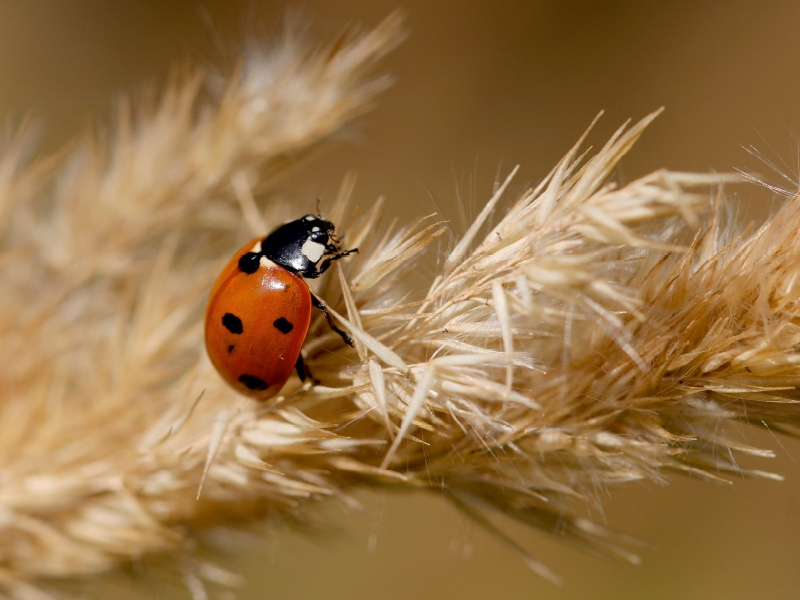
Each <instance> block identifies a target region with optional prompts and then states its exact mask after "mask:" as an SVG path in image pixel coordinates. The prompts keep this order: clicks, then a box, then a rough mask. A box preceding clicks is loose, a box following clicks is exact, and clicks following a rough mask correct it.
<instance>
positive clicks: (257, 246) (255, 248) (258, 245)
mask: <svg viewBox="0 0 800 600" xmlns="http://www.w3.org/2000/svg"><path fill="white" fill-rule="evenodd" d="M250 252H255V253H256V254H258V253H259V252H261V240H258V241H257V242H256V243H255V245H254V246H253V247H252V248H251V249H250Z"/></svg>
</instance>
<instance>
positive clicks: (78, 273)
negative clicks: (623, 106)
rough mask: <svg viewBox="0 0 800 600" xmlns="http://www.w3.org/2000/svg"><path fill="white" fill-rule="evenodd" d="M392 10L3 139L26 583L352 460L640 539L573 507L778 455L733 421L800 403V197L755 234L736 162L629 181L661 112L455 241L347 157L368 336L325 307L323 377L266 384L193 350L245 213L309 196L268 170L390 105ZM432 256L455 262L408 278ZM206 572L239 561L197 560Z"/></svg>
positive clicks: (6, 282)
mask: <svg viewBox="0 0 800 600" xmlns="http://www.w3.org/2000/svg"><path fill="white" fill-rule="evenodd" d="M399 37H400V30H399V22H398V19H397V18H396V17H390V18H389V19H387V20H386V21H385V22H384V23H382V24H381V25H379V26H378V27H377V28H376V29H374V30H372V31H370V32H367V33H365V34H362V35H351V36H347V37H345V38H342V39H341V40H338V41H337V42H336V43H335V44H334V45H332V46H330V47H327V48H322V49H318V50H308V49H306V48H305V46H304V45H302V44H300V43H298V42H296V40H292V39H290V38H287V41H286V42H285V43H284V44H283V45H281V46H278V47H276V48H274V49H273V50H272V51H271V52H269V53H264V54H253V55H250V56H248V57H247V58H246V59H245V61H244V62H243V63H242V66H241V68H239V69H238V70H237V71H235V72H234V73H233V74H232V75H231V77H230V79H229V80H228V82H227V84H225V85H222V86H219V85H218V86H217V87H216V88H213V87H212V88H211V89H217V90H218V93H216V94H214V93H210V95H209V96H206V95H205V94H201V93H200V92H199V90H200V89H201V88H203V87H204V84H205V83H207V79H206V75H205V74H203V73H202V72H200V71H196V72H194V73H192V74H191V75H189V76H187V77H184V78H180V79H179V80H178V81H176V82H174V83H173V84H172V85H171V86H170V87H169V88H168V90H167V91H166V92H165V93H164V94H163V96H162V98H161V99H160V100H159V101H158V102H157V103H156V104H155V105H154V106H153V107H151V108H150V109H148V110H142V111H139V112H134V111H132V110H125V109H123V110H121V112H120V118H119V122H118V124H117V126H116V128H115V129H114V135H113V136H111V137H110V138H109V140H108V141H105V142H101V141H98V140H97V139H95V138H89V137H87V138H85V139H83V140H82V141H80V142H79V143H78V144H77V145H75V146H74V147H72V148H71V149H70V150H69V151H66V152H65V153H64V154H63V155H62V156H59V157H57V158H56V159H52V160H41V161H33V162H26V160H25V157H26V156H27V147H26V138H25V137H24V135H20V136H18V137H17V138H16V139H13V140H11V141H10V142H9V144H8V145H7V147H6V149H5V152H4V154H3V159H2V162H0V235H1V236H2V237H0V279H1V280H2V289H3V291H4V293H3V295H2V297H0V335H1V336H2V340H3V343H2V345H0V393H2V396H0V411H1V413H0V415H1V416H0V586H3V589H4V590H5V592H6V593H8V594H10V595H12V596H17V597H35V594H37V593H39V592H38V591H37V590H38V589H40V588H37V587H34V586H37V585H40V582H41V579H40V578H41V577H44V576H51V577H52V576H74V575H78V574H87V573H95V572H100V571H103V570H107V569H110V568H112V567H114V566H116V565H119V564H121V563H123V562H124V561H126V560H130V559H135V558H137V557H141V556H143V555H145V554H149V553H154V552H179V551H181V550H184V549H188V548H191V546H192V543H193V540H194V539H195V534H196V532H197V531H198V530H199V529H200V528H202V527H205V526H208V525H213V524H218V523H221V522H225V521H226V520H227V519H230V518H234V517H235V518H236V519H239V520H241V519H246V518H261V517H263V515H264V514H265V513H268V512H283V513H284V514H291V515H293V516H295V515H298V514H299V511H300V510H301V509H303V508H304V507H306V506H307V505H308V504H309V503H310V501H312V500H317V499H321V498H328V497H336V498H339V499H341V500H344V501H348V495H347V494H348V492H349V490H351V489H352V488H353V487H354V486H359V485H360V486H378V485H380V486H396V487H410V488H417V489H434V490H435V491H436V493H437V494H444V495H445V496H446V497H448V498H450V499H452V501H453V502H454V503H455V505H456V506H458V507H459V508H460V509H461V510H463V511H464V512H465V513H466V514H468V515H470V516H471V517H472V518H473V519H475V520H476V521H477V522H479V523H481V524H483V525H484V526H486V527H489V528H492V527H493V526H492V525H491V522H490V521H489V520H488V519H487V518H486V515H485V511H486V509H496V510H499V511H502V512H503V513H505V514H508V515H510V516H513V517H515V518H517V519H519V520H520V521H521V522H524V523H527V524H530V525H532V526H534V527H538V528H540V529H542V530H543V531H546V532H549V533H552V534H553V535H556V536H558V537H561V538H564V539H569V540H573V541H576V542H578V543H580V544H582V545H584V546H585V547H587V548H595V549H598V550H601V551H603V552H608V553H612V554H615V555H617V556H620V557H623V558H625V559H627V560H631V561H634V562H635V561H636V560H637V559H636V556H635V555H634V554H633V553H632V552H631V550H630V545H631V544H632V543H634V542H633V540H631V539H629V538H627V537H625V536H622V535H620V534H617V533H615V532H613V531H609V530H607V529H606V528H604V527H602V526H600V525H597V524H595V523H592V522H591V521H589V520H587V519H585V518H582V517H580V516H579V511H578V510H577V508H579V507H580V506H581V505H582V504H583V503H585V502H587V501H588V499H589V498H591V497H593V496H594V495H595V494H596V492H597V491H599V490H604V489H606V488H607V487H609V486H611V485H613V484H618V483H624V482H628V481H632V480H637V479H647V478H649V479H654V480H660V479H661V478H663V476H664V475H663V474H664V472H665V471H678V472H686V473H691V474H695V475H701V476H705V477H708V478H713V479H720V478H724V477H725V475H726V474H728V473H730V474H736V475H753V476H767V477H775V476H774V475H770V474H769V473H766V472H763V471H758V470H747V469H743V468H741V467H740V465H739V464H738V463H737V462H736V460H735V458H734V457H735V455H736V453H746V454H753V455H756V456H770V455H771V454H770V452H769V451H766V450H761V449H757V448H752V447H750V446H748V445H746V444H744V443H742V442H741V441H740V440H739V439H738V437H737V432H738V431H739V428H738V424H739V423H742V422H744V423H749V424H751V425H757V426H764V427H768V428H770V429H771V430H777V431H782V432H787V433H791V432H794V431H795V429H796V427H797V425H798V418H799V416H800V411H798V404H797V398H796V396H797V394H796V390H797V387H798V385H800V374H798V369H797V365H798V362H799V361H800V353H798V347H800V328H798V323H800V308H798V303H797V300H796V297H797V290H796V287H797V285H796V281H797V278H798V276H797V273H798V272H800V271H799V267H800V250H798V247H799V246H798V239H797V236H798V231H800V209H799V208H798V204H797V200H796V199H794V198H793V199H791V200H790V201H789V202H787V204H786V206H785V207H784V208H783V209H782V211H781V212H780V213H779V214H778V215H776V216H775V217H774V218H773V219H771V220H770V221H769V222H767V223H766V224H765V225H764V226H763V227H761V228H760V229H758V230H757V231H752V232H739V231H736V230H735V229H734V228H733V226H732V225H730V224H727V223H725V222H724V221H723V218H722V215H723V212H724V211H723V208H724V206H725V205H724V199H723V195H722V186H723V184H725V183H726V182H731V181H734V180H735V179H736V177H735V176H722V175H699V174H691V173H672V172H667V171H658V172H655V173H653V174H651V175H649V176H646V177H643V178H641V179H639V180H636V181H633V182H631V183H630V184H628V185H625V186H622V187H619V186H617V185H615V184H614V182H613V181H612V180H611V179H610V174H611V173H612V172H613V169H614V168H615V166H616V165H617V164H618V162H619V161H620V159H621V158H622V157H623V156H624V155H625V153H626V152H628V151H629V150H630V148H631V147H632V145H633V144H634V143H635V141H636V139H637V138H638V137H639V135H641V133H642V132H643V131H644V129H645V128H646V126H647V125H648V124H649V123H650V122H651V120H652V119H653V118H654V117H655V114H653V115H651V116H649V117H647V118H646V119H644V120H643V121H641V122H640V123H638V124H636V125H634V126H633V127H632V128H630V129H628V128H627V127H622V128H620V129H619V130H618V131H617V132H616V133H615V134H614V136H612V138H611V139H610V140H609V142H608V143H607V144H606V145H605V146H603V148H601V149H600V151H599V152H597V153H596V154H594V155H589V154H588V153H585V154H583V155H581V154H580V145H581V142H582V141H583V139H581V141H580V142H579V143H578V144H577V145H576V146H575V148H574V149H573V150H571V151H570V152H569V153H568V154H567V156H565V158H564V159H563V160H562V161H561V162H560V163H559V164H558V165H557V166H556V167H555V168H554V169H553V171H552V172H551V173H550V174H549V175H548V176H547V177H546V178H545V180H544V181H543V182H542V183H541V184H540V185H539V186H538V187H537V188H536V189H531V190H527V191H525V192H523V193H522V194H520V195H518V197H517V198H516V200H512V199H510V198H509V196H510V195H511V192H510V191H509V187H510V184H511V183H512V181H513V176H514V173H515V172H516V170H512V171H511V172H510V173H509V175H508V178H507V179H506V180H504V183H503V184H502V185H501V186H498V188H497V189H496V191H495V193H494V195H493V197H492V198H491V199H490V201H489V205H488V208H487V209H486V210H485V211H483V212H481V213H480V215H479V217H478V220H477V221H476V222H475V224H474V225H473V226H472V227H470V228H469V229H468V232H467V234H466V235H465V236H464V237H463V238H462V239H461V240H460V241H459V240H452V244H451V245H450V246H449V252H442V255H441V257H438V258H440V259H441V260H437V256H436V252H437V251H443V249H444V247H445V244H443V243H441V242H442V241H443V240H446V237H445V234H446V232H447V229H446V226H445V225H444V224H443V223H440V222H437V220H436V219H435V218H430V219H421V220H420V221H419V222H418V223H416V224H413V225H410V226H406V227H402V226H401V227H399V228H393V227H390V228H389V229H388V230H386V231H384V232H380V231H379V226H378V222H379V218H380V202H378V203H375V204H374V205H373V206H368V207H366V211H365V214H364V216H362V217H360V218H354V219H347V218H345V217H346V215H347V212H348V206H347V205H348V200H349V196H350V192H351V190H352V181H351V180H347V181H345V184H344V185H343V188H342V189H343V191H342V194H341V195H340V198H339V199H338V201H337V202H336V204H335V205H334V206H332V207H331V209H330V210H329V211H326V212H327V214H326V217H328V218H330V219H331V220H332V221H333V222H335V223H337V225H339V227H340V228H341V229H342V230H344V231H346V235H347V240H348V244H349V245H352V246H358V247H359V248H360V249H361V252H360V254H358V255H356V256H353V257H351V259H349V260H348V261H347V262H346V264H342V263H337V269H331V271H330V273H329V274H328V276H326V278H324V279H323V280H322V281H320V282H319V284H320V285H319V287H318V289H317V291H318V292H319V293H320V295H321V296H322V297H323V298H324V299H325V301H326V302H327V303H328V304H329V306H330V308H331V313H332V314H333V315H335V318H336V319H338V320H339V323H340V324H341V326H342V327H343V328H344V329H346V330H347V331H348V332H349V333H350V334H351V335H352V336H353V338H354V340H355V347H353V348H350V347H348V346H346V345H345V344H344V343H343V341H342V339H341V338H340V337H339V336H338V335H336V334H335V333H333V332H332V331H331V330H330V329H329V328H328V326H327V324H326V323H325V322H324V319H322V318H321V317H320V318H317V319H315V320H314V321H313V322H312V325H311V333H310V335H309V338H308V341H307V343H306V346H305V354H306V362H307V364H308V365H309V367H310V368H311V369H312V372H313V374H314V376H315V378H317V379H319V380H320V384H319V385H311V384H310V383H307V384H301V383H300V382H299V380H297V379H296V378H292V379H290V381H289V383H288V384H287V386H286V387H285V388H284V390H283V391H282V393H281V395H280V396H279V397H278V398H277V399H276V400H274V401H271V402H270V403H268V404H265V405H264V404H257V403H255V402H253V401H251V400H248V399H245V398H241V397H238V396H237V395H236V394H235V393H234V392H233V391H232V390H230V389H228V388H227V387H226V385H225V384H224V383H223V381H222V380H221V378H220V377H219V376H218V375H217V374H216V372H215V371H214V369H213V367H212V366H211V365H210V363H209V361H208V359H207V357H206V356H205V353H204V351H203V341H202V318H203V315H202V311H203V306H204V303H205V299H206V295H207V293H208V290H209V288H210V285H211V283H212V282H213V280H214V279H215V277H216V276H217V273H218V270H219V269H220V268H221V266H222V264H224V262H225V261H226V260H227V259H228V258H229V256H230V255H231V253H232V252H233V250H234V249H235V248H236V247H237V246H238V245H240V244H241V242H242V241H243V240H244V239H246V238H247V237H248V236H249V235H250V234H251V232H250V231H246V229H247V228H248V227H249V228H250V229H251V230H252V231H254V232H256V233H266V232H265V231H263V228H264V227H265V225H266V224H269V223H273V222H274V220H275V217H276V215H279V214H285V213H286V212H287V207H282V206H279V205H273V206H269V207H268V208H267V209H266V210H265V209H264V208H263V207H261V206H259V205H258V203H257V199H258V198H259V195H258V194H257V193H254V190H258V189H260V188H261V186H262V185H263V182H264V180H265V177H267V176H268V175H269V174H271V173H273V172H274V171H276V170H277V169H279V168H280V167H282V166H283V165H285V164H286V163H287V162H288V161H289V160H290V159H291V158H293V157H295V156H297V155H298V154H302V152H303V151H305V150H306V149H308V148H309V147H310V146H312V145H314V144H316V143H318V142H319V141H320V140H322V139H324V138H325V137H327V136H329V135H330V134H332V133H333V132H335V131H336V130H337V129H338V128H339V127H341V126H342V125H343V124H344V123H345V122H346V121H347V120H348V119H350V118H352V117H353V116H355V115H357V114H358V113H360V112H361V111H362V110H363V109H364V108H365V106H367V105H368V103H369V102H370V100H371V99H372V98H373V97H374V94H375V93H376V92H377V91H378V90H379V89H380V88H381V87H382V86H383V85H384V84H385V80H384V79H381V78H377V79H371V80H370V79H364V76H365V75H366V68H367V67H369V66H370V65H371V64H372V63H373V62H374V60H375V59H376V58H378V57H380V56H381V55H382V54H383V53H384V52H386V51H387V50H389V49H390V48H391V47H392V46H394V45H395V43H396V42H397V41H398V39H399ZM243 216H244V218H243ZM287 216H296V215H287ZM243 221H246V222H247V227H246V226H245V225H244V224H243ZM348 223H350V224H349V225H347V224H348ZM423 261H424V262H425V263H428V264H434V263H435V264H436V265H438V270H437V272H436V273H435V275H434V276H433V277H432V279H431V281H429V282H428V284H427V288H426V289H414V288H413V287H412V286H413V285H416V282H418V281H419V280H420V278H419V277H416V278H412V277H409V276H408V273H409V272H411V271H412V270H417V271H419V272H420V273H421V272H423V271H424V269H419V268H418V267H419V266H420V265H422V264H423ZM334 271H335V272H334ZM420 277H421V275H420ZM498 535H501V536H502V535H503V534H502V533H500V532H498ZM504 539H506V541H508V543H509V544H510V545H511V546H512V547H513V548H515V549H516V550H517V551H519V552H520V553H523V554H525V551H524V550H523V549H522V548H520V547H519V546H518V545H516V543H515V542H513V541H512V540H510V539H508V538H504ZM525 560H526V561H527V563H528V564H529V565H530V566H531V568H533V569H534V570H535V571H537V572H538V573H540V574H542V575H543V576H546V577H549V578H551V579H556V575H554V574H553V573H551V572H550V571H549V570H548V569H547V567H546V566H544V565H542V564H541V563H540V562H538V561H537V560H535V559H534V558H532V557H531V556H528V555H527V554H525ZM187 577H188V578H189V579H191V581H192V582H193V584H192V585H201V583H200V580H201V579H203V578H205V579H208V580H215V581H218V580H220V579H222V580H225V578H226V576H225V574H224V573H222V572H221V571H219V570H214V569H213V568H212V567H210V566H208V565H201V564H200V563H198V566H197V569H196V573H193V574H190V575H187Z"/></svg>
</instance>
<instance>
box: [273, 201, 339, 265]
mask: <svg viewBox="0 0 800 600" xmlns="http://www.w3.org/2000/svg"><path fill="white" fill-rule="evenodd" d="M334 229H335V228H334V225H333V223H331V222H330V221H326V220H325V219H323V218H322V217H320V216H318V215H306V216H304V217H303V218H301V219H297V220H296V221H290V222H288V223H286V224H285V225H281V226H280V227H278V228H277V229H276V230H275V231H273V232H272V233H270V234H269V235H268V236H267V237H265V238H264V241H263V242H261V254H263V255H264V256H266V257H267V258H268V259H269V260H271V261H272V262H274V263H275V264H278V265H280V266H282V267H284V268H285V269H289V270H290V271H293V272H295V273H298V274H299V275H302V276H303V277H307V278H309V279H314V278H316V277H319V276H320V275H322V274H323V273H324V272H325V271H326V270H327V269H328V267H330V265H331V261H332V260H336V259H338V258H340V257H341V256H346V255H347V253H348V251H345V252H344V253H342V252H340V251H339V248H340V247H341V243H340V242H339V240H338V239H337V238H336V237H335V236H334Z"/></svg>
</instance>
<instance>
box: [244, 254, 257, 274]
mask: <svg viewBox="0 0 800 600" xmlns="http://www.w3.org/2000/svg"><path fill="white" fill-rule="evenodd" d="M260 261H261V255H260V254H258V253H256V252H246V253H245V254H242V256H241V257H240V258H239V270H240V271H244V272H245V273H247V274H248V275H252V274H253V273H255V272H256V271H258V265H259V263H260Z"/></svg>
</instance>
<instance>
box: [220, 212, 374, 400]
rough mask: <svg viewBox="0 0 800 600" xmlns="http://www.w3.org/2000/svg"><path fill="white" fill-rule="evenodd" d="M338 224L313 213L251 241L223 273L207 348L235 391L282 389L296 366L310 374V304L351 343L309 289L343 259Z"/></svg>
mask: <svg viewBox="0 0 800 600" xmlns="http://www.w3.org/2000/svg"><path fill="white" fill-rule="evenodd" d="M334 229H335V228H334V225H333V223H331V222H330V221H326V220H324V219H323V218H322V217H321V216H320V215H306V216H304V217H302V218H301V219H297V220H296V221H290V222H289V223H286V224H285V225H282V226H280V227H278V228H277V229H276V230H275V231H273V232H272V233H270V234H269V235H268V236H267V237H265V238H256V239H253V240H251V241H249V242H248V243H247V244H245V245H244V246H243V247H242V248H241V249H240V250H239V251H238V252H237V253H236V254H235V255H234V257H233V258H232V259H231V261H230V262H229V263H228V264H227V265H226V266H225V268H224V269H223V270H222V273H221V274H220V276H219V277H218V278H217V281H216V283H215V284H214V287H213V289H212V290H211V296H210V298H209V300H208V306H207V307H206V323H205V334H206V351H207V352H208V356H209V358H210V359H211V362H212V363H213V364H214V366H215V367H216V369H217V371H219V374H220V375H222V378H223V379H224V380H225V381H226V382H228V384H229V385H230V386H231V387H233V388H234V389H235V390H236V391H238V392H240V393H242V394H244V395H245V396H249V397H251V398H255V399H257V400H266V399H268V398H271V397H272V396H274V395H275V394H277V393H278V392H279V391H280V389H281V388H282V387H283V384H285V383H286V381H287V380H288V379H289V377H290V376H291V374H292V371H293V370H294V369H297V373H298V375H299V376H300V379H301V380H303V381H305V379H306V376H307V374H308V372H307V369H306V367H305V365H304V364H303V356H302V354H300V349H301V348H302V346H303V342H304V341H305V339H306V335H307V334H308V328H309V326H310V324H311V308H312V306H313V307H316V308H318V309H320V310H321V311H322V312H323V314H324V315H325V317H326V318H327V320H328V324H329V325H330V326H331V328H332V329H333V330H334V331H336V333H338V334H339V335H340V336H342V339H343V340H344V341H345V342H346V343H347V344H349V345H351V346H352V345H353V342H352V340H351V339H350V336H348V335H347V334H346V333H345V332H344V331H342V330H341V329H339V328H337V327H336V326H335V325H334V323H333V321H332V320H331V317H330V314H329V313H328V311H327V309H326V307H325V304H324V303H323V302H322V300H320V299H319V298H317V297H316V296H315V295H314V294H312V293H311V291H310V290H309V289H308V285H307V284H306V282H305V281H304V278H305V279H316V278H317V277H319V276H320V275H322V274H323V273H324V272H325V271H327V270H328V268H329V267H330V266H331V263H332V262H333V261H335V260H339V259H340V258H344V257H345V256H347V255H349V254H352V253H354V252H358V249H357V248H354V249H352V250H341V241H340V240H339V239H338V238H337V237H336V236H335V235H334Z"/></svg>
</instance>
